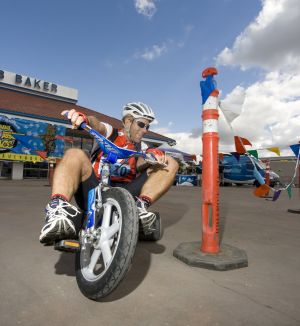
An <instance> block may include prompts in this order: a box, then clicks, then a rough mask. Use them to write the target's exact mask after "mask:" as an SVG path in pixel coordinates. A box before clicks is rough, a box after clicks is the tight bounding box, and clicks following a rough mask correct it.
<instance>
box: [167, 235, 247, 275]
mask: <svg viewBox="0 0 300 326" xmlns="http://www.w3.org/2000/svg"><path fill="white" fill-rule="evenodd" d="M200 248H201V242H198V241H197V242H184V243H181V244H180V245H179V246H178V247H177V248H176V249H175V250H174V251H173V256H174V257H176V258H178V259H179V260H181V261H183V262H184V263H186V264H188V265H190V266H193V267H201V268H206V269H213V270H216V271H227V270H230V269H237V268H242V267H247V266H248V258H247V254H246V252H245V251H244V250H241V249H238V248H235V247H232V246H229V245H226V244H223V245H222V246H221V248H220V249H221V250H220V252H219V253H217V254H206V253H203V252H202V251H201V250H200Z"/></svg>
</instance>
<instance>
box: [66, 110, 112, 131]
mask: <svg viewBox="0 0 300 326" xmlns="http://www.w3.org/2000/svg"><path fill="white" fill-rule="evenodd" d="M66 114H67V117H68V119H69V120H70V121H71V122H72V125H73V127H74V128H78V127H79V126H80V125H81V124H82V122H87V123H88V124H89V125H90V126H91V127H92V128H93V129H95V130H96V131H98V132H99V133H100V134H101V135H103V136H104V137H109V136H110V135H111V133H112V126H111V125H109V124H108V123H103V122H100V121H99V120H98V119H97V118H96V117H94V116H89V117H86V116H85V115H84V114H83V113H81V112H78V111H76V110H74V109H72V110H70V111H68V110H64V111H63V112H62V113H61V115H63V116H65V115H66ZM86 119H87V121H86Z"/></svg>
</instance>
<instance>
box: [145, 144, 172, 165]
mask: <svg viewBox="0 0 300 326" xmlns="http://www.w3.org/2000/svg"><path fill="white" fill-rule="evenodd" d="M146 155H147V156H148V157H149V158H145V161H146V162H147V163H149V164H151V165H152V166H157V167H166V166H167V163H168V158H167V156H166V153H165V152H163V151H161V150H159V149H157V148H148V149H147V150H146Z"/></svg>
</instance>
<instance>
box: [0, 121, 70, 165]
mask: <svg viewBox="0 0 300 326" xmlns="http://www.w3.org/2000/svg"><path fill="white" fill-rule="evenodd" d="M65 133H66V127H64V126H60V125H53V124H49V123H46V122H41V121H33V120H27V119H23V118H13V119H10V118H8V117H7V116H5V115H0V159H7V160H18V161H29V162H40V161H42V160H43V159H48V158H55V157H62V156H63V154H64V136H65Z"/></svg>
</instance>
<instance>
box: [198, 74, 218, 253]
mask: <svg viewBox="0 0 300 326" xmlns="http://www.w3.org/2000/svg"><path fill="white" fill-rule="evenodd" d="M217 73H218V72H217V70H216V69H215V68H207V69H205V70H204V71H203V72H202V77H204V78H206V77H208V76H210V75H216V74H217ZM218 95H219V91H218V90H217V89H214V90H213V91H212V92H211V93H210V95H209V97H208V98H207V100H206V101H205V103H204V104H203V111H202V143H203V161H202V242H201V251H202V252H204V253H211V254H215V253H218V252H219V251H220V241H219V162H218V143H219V134H218V118H219V112H218Z"/></svg>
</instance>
